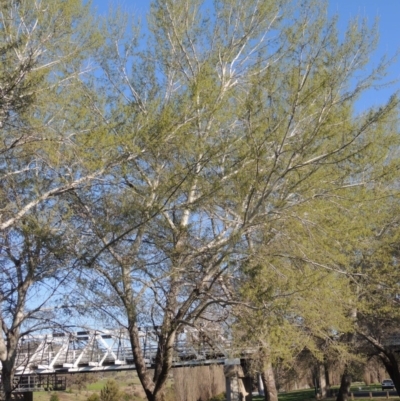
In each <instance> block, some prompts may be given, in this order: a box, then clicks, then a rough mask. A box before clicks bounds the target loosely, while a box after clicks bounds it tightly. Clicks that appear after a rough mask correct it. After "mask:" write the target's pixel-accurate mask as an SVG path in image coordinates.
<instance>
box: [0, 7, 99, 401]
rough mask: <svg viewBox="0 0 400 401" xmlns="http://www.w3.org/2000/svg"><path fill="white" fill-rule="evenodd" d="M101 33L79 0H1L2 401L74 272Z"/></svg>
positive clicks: (0, 242) (0, 204)
mask: <svg viewBox="0 0 400 401" xmlns="http://www.w3.org/2000/svg"><path fill="white" fill-rule="evenodd" d="M96 32H97V30H96V29H95V25H94V24H93V21H91V17H90V14H89V5H83V4H82V2H81V1H79V0H66V1H59V0H50V1H46V2H45V1H35V2H32V1H28V0H15V1H14V0H2V1H1V2H0V43H1V45H0V57H1V63H0V138H1V139H0V142H1V145H0V182H1V187H0V219H1V221H0V361H1V363H2V373H1V375H2V380H1V384H2V388H3V390H4V392H5V397H6V400H9V399H10V397H11V393H12V390H13V386H14V383H13V379H14V373H15V368H16V366H15V363H16V353H17V346H18V341H19V339H20V338H21V336H22V335H24V334H26V333H27V332H29V331H30V330H32V329H34V328H37V327H38V322H39V321H41V322H42V323H45V320H43V319H42V318H43V317H44V316H43V311H42V310H41V309H42V307H43V306H44V305H45V304H46V302H47V301H49V299H50V298H51V295H54V292H55V291H56V289H57V287H58V286H59V285H60V280H62V279H63V278H65V276H66V274H67V268H68V266H70V263H69V258H68V242H67V241H65V240H66V238H67V234H68V228H67V226H66V224H65V222H66V220H65V217H66V216H68V213H69V212H68V205H67V204H65V203H63V202H62V201H61V199H60V195H62V194H63V193H64V192H65V191H68V190H70V189H72V188H74V187H76V186H77V185H79V184H81V183H83V182H87V181H88V180H89V178H90V177H92V176H93V175H95V174H96V171H94V172H93V170H89V169H88V168H87V166H85V165H82V163H80V161H82V159H83V158H84V156H83V154H84V150H87V148H86V149H83V148H82V147H79V146H78V144H79V143H78V141H77V138H78V137H79V135H83V133H85V135H86V134H87V132H88V131H91V130H93V129H95V128H96V127H97V126H98V124H97V123H96V124H93V123H92V124H91V123H90V119H88V117H87V116H88V115H90V114H89V113H86V116H85V115H84V110H87V108H88V107H85V104H84V102H83V101H80V95H81V94H82V91H81V90H80V88H81V84H80V83H79V79H78V78H79V77H80V75H81V74H82V73H84V71H85V70H86V64H87V63H88V60H89V56H90V54H91V53H93V51H94V50H95V48H96V46H97V45H98V44H99V43H100V40H99V39H100V36H99V35H98V33H96ZM78 103H79V105H78ZM78 111H79V112H78ZM85 130H86V131H85ZM86 154H88V153H86ZM78 166H79V167H78ZM101 169H103V170H104V166H102V167H101ZM92 173H93V174H92ZM68 235H69V234H68Z"/></svg>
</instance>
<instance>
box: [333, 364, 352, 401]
mask: <svg viewBox="0 0 400 401" xmlns="http://www.w3.org/2000/svg"><path fill="white" fill-rule="evenodd" d="M350 386H351V375H350V374H349V372H348V370H347V367H346V368H345V371H344V373H343V375H342V380H341V382H340V388H339V393H338V395H337V398H336V401H347V400H348V398H349V394H350Z"/></svg>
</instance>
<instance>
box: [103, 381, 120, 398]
mask: <svg viewBox="0 0 400 401" xmlns="http://www.w3.org/2000/svg"><path fill="white" fill-rule="evenodd" d="M100 401H121V393H120V391H119V388H118V385H117V383H116V382H115V380H107V383H106V385H105V386H104V387H103V389H102V390H101V391H100Z"/></svg>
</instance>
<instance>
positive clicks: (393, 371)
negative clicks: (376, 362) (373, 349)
mask: <svg viewBox="0 0 400 401" xmlns="http://www.w3.org/2000/svg"><path fill="white" fill-rule="evenodd" d="M379 357H380V359H381V361H382V362H383V364H384V365H385V368H386V370H387V372H388V374H389V376H390V378H391V379H392V380H393V383H394V386H395V387H396V391H397V394H400V393H399V390H400V371H399V364H398V363H397V359H396V356H395V354H394V353H393V352H391V351H386V350H385V353H381V354H380V355H379Z"/></svg>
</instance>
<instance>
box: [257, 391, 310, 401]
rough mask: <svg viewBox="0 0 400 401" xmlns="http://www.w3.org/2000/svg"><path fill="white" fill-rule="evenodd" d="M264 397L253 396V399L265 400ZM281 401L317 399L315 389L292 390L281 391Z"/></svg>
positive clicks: (279, 396) (279, 395)
mask: <svg viewBox="0 0 400 401" xmlns="http://www.w3.org/2000/svg"><path fill="white" fill-rule="evenodd" d="M263 400H264V397H253V401H263ZM278 400H279V401H307V400H315V392H314V389H313V388H311V389H306V390H298V391H291V392H290V393H279V394H278Z"/></svg>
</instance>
